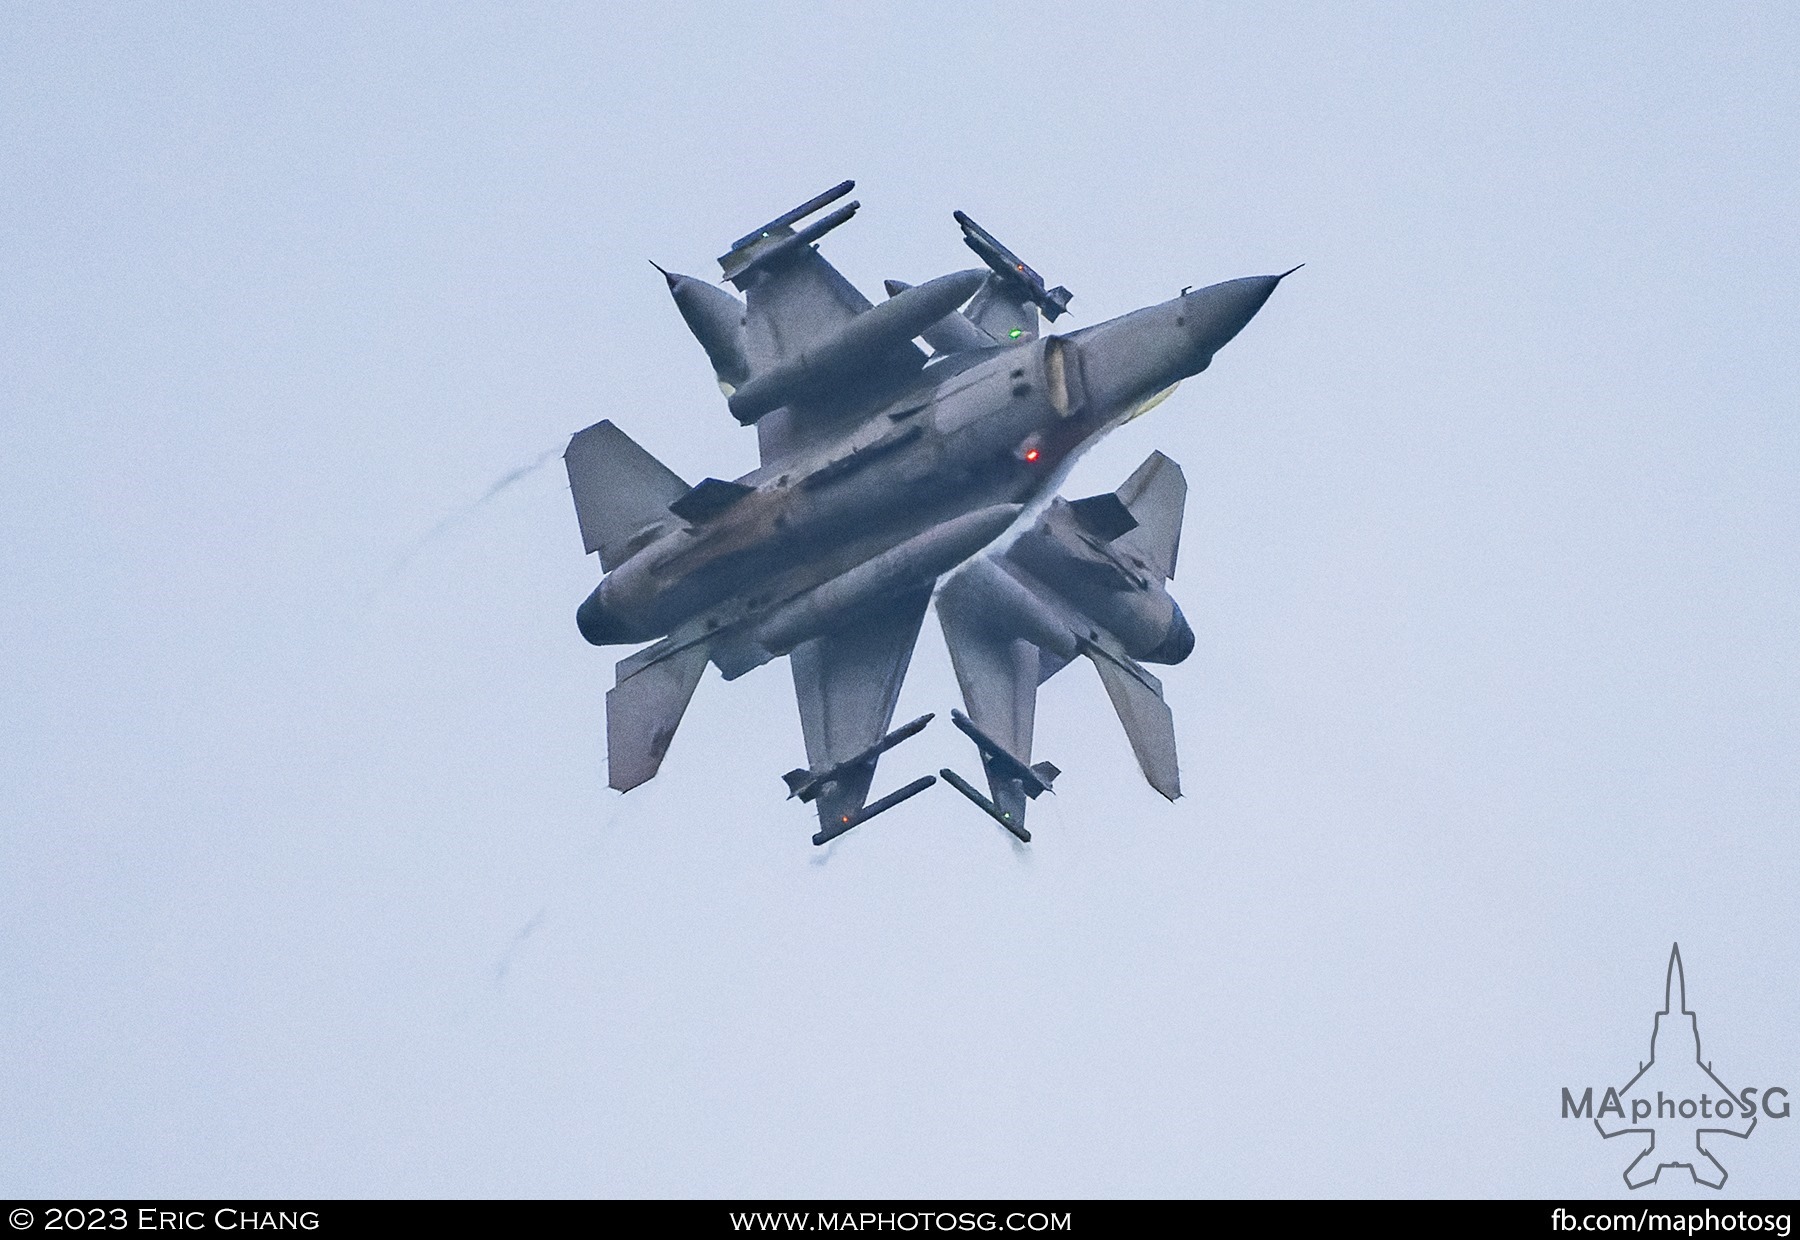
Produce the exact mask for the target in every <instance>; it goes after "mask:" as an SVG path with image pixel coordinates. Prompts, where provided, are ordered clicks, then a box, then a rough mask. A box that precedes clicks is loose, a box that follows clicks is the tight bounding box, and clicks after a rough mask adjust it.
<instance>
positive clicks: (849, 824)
mask: <svg viewBox="0 0 1800 1240" xmlns="http://www.w3.org/2000/svg"><path fill="white" fill-rule="evenodd" d="M935 783H937V777H936V776H933V775H921V776H919V778H917V779H915V780H913V781H912V783H910V784H908V785H906V787H904V788H900V789H897V790H896V791H894V792H890V793H888V794H887V795H886V796H884V797H882V798H881V799H880V800H879V801H873V802H871V803H869V804H868V805H865V806H863V807H862V808H861V809H859V810H857V811H856V812H855V813H854V814H845V815H844V816H843V817H842V818H841V819H840V820H839V821H837V822H834V823H832V824H831V825H830V826H828V827H824V828H821V829H820V830H819V831H818V832H817V833H816V834H815V835H814V836H813V837H812V842H813V843H814V844H815V845H816V844H829V843H831V841H832V840H835V839H836V838H837V837H838V836H840V835H842V834H843V833H844V832H846V831H849V830H853V829H854V828H856V827H860V826H862V825H863V823H865V822H867V821H869V819H871V818H873V817H875V816H876V815H877V814H885V813H887V812H888V811H889V810H890V809H893V808H894V806H896V805H898V804H900V802H902V801H906V800H910V799H912V798H913V797H916V796H918V795H919V794H920V793H921V792H923V791H925V789H927V788H929V787H931V785H933V784H935Z"/></svg>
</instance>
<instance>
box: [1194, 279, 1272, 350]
mask: <svg viewBox="0 0 1800 1240" xmlns="http://www.w3.org/2000/svg"><path fill="white" fill-rule="evenodd" d="M1285 274H1286V273H1284V275H1285ZM1282 279H1283V276H1245V277H1244V278H1243V279H1241V280H1227V281H1225V282H1224V283H1223V284H1215V285H1212V286H1211V287H1210V288H1203V289H1201V290H1200V291H1199V292H1197V293H1189V294H1188V298H1187V299H1188V300H1189V301H1193V302H1198V303H1199V304H1198V305H1196V306H1194V307H1193V309H1192V310H1191V311H1190V318H1191V320H1192V321H1193V322H1194V323H1195V325H1196V326H1197V328H1198V329H1199V330H1198V335H1199V337H1200V339H1201V342H1202V344H1203V346H1204V347H1205V349H1206V351H1207V352H1208V353H1216V352H1218V351H1219V350H1220V349H1222V348H1224V347H1225V346H1226V345H1227V344H1229V343H1230V342H1231V338H1232V337H1233V336H1235V335H1237V334H1238V333H1239V332H1241V331H1243V330H1244V325H1245V324H1246V323H1248V322H1249V321H1250V320H1251V319H1253V318H1255V317H1256V312H1257V311H1258V310H1261V309H1262V308H1263V303H1264V302H1266V301H1268V300H1269V294H1271V293H1273V292H1274V291H1275V286H1276V285H1277V284H1280V283H1281V281H1282Z"/></svg>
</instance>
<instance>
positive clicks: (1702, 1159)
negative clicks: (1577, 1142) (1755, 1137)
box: [1565, 943, 1785, 1188]
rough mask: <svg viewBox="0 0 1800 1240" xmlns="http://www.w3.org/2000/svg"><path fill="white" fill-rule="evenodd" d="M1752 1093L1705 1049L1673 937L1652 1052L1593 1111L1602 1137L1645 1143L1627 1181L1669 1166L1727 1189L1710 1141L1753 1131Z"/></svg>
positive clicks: (1640, 1182)
mask: <svg viewBox="0 0 1800 1240" xmlns="http://www.w3.org/2000/svg"><path fill="white" fill-rule="evenodd" d="M1754 1092H1755V1091H1753V1090H1745V1091H1743V1094H1742V1095H1740V1094H1737V1093H1733V1092H1732V1090H1731V1089H1730V1088H1728V1087H1727V1086H1726V1084H1725V1082H1724V1081H1722V1080H1720V1079H1719V1078H1718V1076H1716V1075H1715V1074H1714V1072H1713V1067H1712V1063H1711V1062H1710V1061H1709V1060H1707V1059H1706V1057H1705V1055H1704V1054H1703V1053H1702V1051H1701V1047H1700V1025H1699V1022H1698V1021H1697V1019H1696V1018H1695V1016H1694V1013H1693V1011H1692V1010H1691V1009H1690V1008H1689V1007H1688V1004H1687V977H1686V975H1685V974H1684V972H1683V971H1682V967H1681V945H1680V944H1679V943H1677V944H1675V946H1674V948H1673V949H1672V950H1671V951H1670V952H1669V972H1668V977H1667V980H1666V983H1665V985H1664V989H1663V1005H1662V1010H1661V1011H1659V1012H1657V1013H1656V1026H1655V1028H1654V1030H1653V1031H1652V1032H1651V1035H1650V1058H1649V1059H1648V1060H1647V1061H1645V1062H1642V1063H1640V1064H1638V1071H1637V1075H1636V1076H1634V1077H1632V1078H1631V1080H1629V1081H1627V1082H1626V1083H1625V1085H1624V1086H1623V1087H1622V1088H1620V1089H1618V1090H1616V1091H1615V1090H1608V1091H1607V1093H1606V1096H1605V1098H1603V1099H1602V1101H1601V1106H1600V1110H1599V1112H1598V1114H1596V1115H1595V1116H1594V1127H1595V1128H1597V1129H1599V1130H1600V1135H1601V1136H1603V1137H1606V1138H1607V1139H1609V1140H1611V1139H1614V1138H1621V1137H1622V1138H1632V1137H1636V1138H1639V1139H1640V1140H1642V1142H1643V1148H1642V1150H1641V1151H1640V1152H1639V1153H1638V1155H1637V1157H1636V1158H1634V1159H1633V1160H1632V1161H1631V1165H1630V1166H1628V1167H1626V1168H1625V1183H1626V1184H1627V1185H1629V1186H1630V1187H1632V1188H1642V1187H1644V1186H1645V1185H1646V1184H1654V1183H1656V1181H1657V1179H1658V1177H1660V1176H1661V1175H1662V1173H1663V1172H1664V1171H1665V1170H1667V1169H1669V1168H1685V1169H1686V1170H1687V1171H1688V1172H1689V1173H1690V1174H1691V1175H1692V1176H1693V1178H1694V1179H1695V1181H1697V1182H1698V1183H1701V1184H1704V1185H1706V1186H1707V1187H1708V1188H1723V1187H1724V1185H1725V1179H1726V1176H1727V1172H1726V1170H1725V1167H1724V1164H1722V1163H1721V1162H1720V1161H1719V1160H1718V1159H1717V1158H1716V1157H1714V1154H1713V1149H1712V1145H1711V1142H1712V1139H1713V1138H1716V1137H1720V1136H1733V1137H1739V1138H1742V1137H1748V1136H1749V1135H1750V1134H1751V1132H1752V1131H1754V1130H1755V1128H1756V1119H1757V1116H1756V1105H1755V1103H1754V1102H1753V1101H1752V1097H1753V1095H1754ZM1771 1092H1774V1091H1771ZM1784 1092H1785V1091H1784ZM1565 1093H1566V1091H1565ZM1628 1109H1629V1113H1627V1110H1628ZM1565 1110H1566V1107H1565ZM1615 1117H1616V1119H1615ZM1646 1121H1651V1122H1648V1123H1646Z"/></svg>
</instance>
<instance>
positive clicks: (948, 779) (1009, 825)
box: [938, 767, 1031, 844]
mask: <svg viewBox="0 0 1800 1240" xmlns="http://www.w3.org/2000/svg"><path fill="white" fill-rule="evenodd" d="M938 774H939V775H941V776H943V777H944V782H945V783H947V784H949V785H950V786H951V787H952V788H954V789H956V790H957V791H958V792H960V793H962V794H963V795H964V796H966V797H968V798H969V800H971V801H973V802H974V803H975V806H976V808H977V809H979V810H981V811H982V812H983V813H985V814H986V815H987V816H988V817H989V818H992V819H993V820H994V821H995V822H997V823H999V824H1000V825H1001V826H1003V827H1005V828H1006V829H1007V830H1008V831H1010V832H1012V833H1013V834H1014V835H1015V836H1017V837H1018V839H1019V842H1020V843H1022V844H1029V843H1031V832H1029V831H1027V830H1026V829H1025V824H1024V823H1022V822H1014V821H1013V819H1012V815H1011V814H1008V813H1007V812H1006V811H1005V810H1003V809H1001V808H1000V807H999V806H998V805H995V804H994V803H993V802H992V801H990V800H988V799H987V798H986V797H984V796H982V795H981V793H979V792H977V791H976V790H975V786H974V785H973V784H971V783H970V782H969V781H968V780H966V779H964V778H963V777H962V776H961V775H958V774H957V773H956V772H955V771H953V770H951V769H950V768H949V767H944V768H943V769H942V770H940V771H938Z"/></svg>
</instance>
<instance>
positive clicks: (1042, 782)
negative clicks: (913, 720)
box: [950, 710, 1062, 799]
mask: <svg viewBox="0 0 1800 1240" xmlns="http://www.w3.org/2000/svg"><path fill="white" fill-rule="evenodd" d="M950 722H951V723H953V724H955V725H956V726H957V728H958V729H959V730H960V731H961V732H962V733H963V735H964V736H967V737H968V738H969V739H970V740H972V741H974V742H975V748H977V749H979V750H980V751H981V757H982V760H983V762H984V763H985V764H986V766H987V769H988V773H989V774H990V775H995V776H998V777H1000V778H1002V779H1016V780H1018V781H1019V784H1020V786H1021V787H1022V788H1023V789H1024V791H1025V795H1026V796H1028V797H1031V798H1033V799H1035V798H1036V797H1038V796H1039V795H1040V794H1041V793H1045V792H1048V791H1050V782H1051V780H1054V779H1055V778H1056V777H1057V776H1058V775H1060V774H1062V772H1061V771H1059V770H1057V769H1056V767H1054V766H1052V765H1051V764H1050V763H1048V762H1040V763H1038V765H1037V766H1035V767H1033V766H1026V765H1025V763H1024V762H1022V761H1020V760H1019V759H1018V758H1017V757H1015V756H1013V755H1012V754H1011V753H1008V752H1007V751H1006V749H1005V748H1004V747H1003V746H1002V745H1001V744H1000V742H998V741H996V740H995V739H994V738H993V737H991V736H989V735H988V734H987V733H986V732H983V731H982V730H981V729H980V728H978V727H976V726H975V725H974V724H973V723H971V722H970V721H969V717H968V716H967V715H965V714H963V713H962V712H961V711H960V710H952V711H951V712H950ZM1040 768H1041V769H1040ZM1046 772H1047V773H1048V775H1049V778H1045V773H1046Z"/></svg>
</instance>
